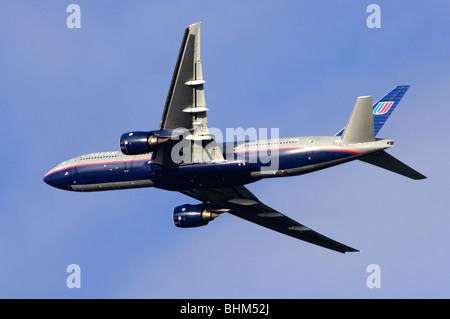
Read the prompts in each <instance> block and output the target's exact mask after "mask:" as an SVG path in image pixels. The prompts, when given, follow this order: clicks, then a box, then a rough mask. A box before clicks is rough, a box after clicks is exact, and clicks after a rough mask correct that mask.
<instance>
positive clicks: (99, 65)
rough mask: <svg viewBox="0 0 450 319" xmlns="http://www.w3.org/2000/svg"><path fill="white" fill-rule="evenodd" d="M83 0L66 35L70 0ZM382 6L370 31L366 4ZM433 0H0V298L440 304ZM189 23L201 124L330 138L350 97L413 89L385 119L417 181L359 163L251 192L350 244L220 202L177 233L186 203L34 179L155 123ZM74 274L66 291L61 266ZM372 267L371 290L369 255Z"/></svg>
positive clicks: (180, 198)
mask: <svg viewBox="0 0 450 319" xmlns="http://www.w3.org/2000/svg"><path fill="white" fill-rule="evenodd" d="M70 3H76V4H78V5H79V6H80V8H81V29H69V28H67V26H66V18H67V16H68V15H69V13H67V12H66V8H67V6H68V5H69V4H70ZM371 3H376V4H378V5H379V6H380V8H381V28H380V29H369V28H368V27H367V26H366V19H367V17H368V16H369V13H367V12H366V8H367V6H368V5H369V4H371ZM449 16H450V4H448V2H447V1H433V2H432V4H431V3H428V2H425V1H422V2H417V3H415V4H414V5H412V4H411V3H410V2H408V1H376V2H372V1H339V3H336V1H277V2H273V1H244V2H243V1H221V2H218V1H217V2H213V1H189V2H186V1H158V2H155V1H144V0H142V1H141V0H136V1H132V2H131V3H130V2H126V1H120V2H119V1H117V2H115V3H112V2H111V1H100V0H96V1H82V0H79V1H74V2H70V1H60V0H46V1H45V0H44V1H24V0H19V1H2V3H1V4H0V24H1V27H0V40H1V41H0V43H1V46H0V47H1V49H0V70H1V72H0V105H1V108H2V116H1V117H0V121H1V122H0V123H1V125H0V132H1V136H2V141H3V143H2V151H1V152H2V160H1V161H2V165H1V168H0V170H1V177H2V178H1V179H0V297H1V298H448V297H449V293H448V289H447V286H448V285H449V284H450V276H449V272H448V269H449V268H450V260H449V257H448V241H449V239H450V235H449V232H448V225H449V224H450V216H449V209H448V204H447V201H446V199H447V197H448V177H449V170H448V165H447V158H448V157H449V155H450V151H449V148H448V147H447V145H448V141H447V135H448V131H447V128H448V124H447V122H448V118H449V115H450V111H449V108H448V107H447V105H446V104H447V103H448V98H447V97H446V94H447V92H448V89H449V88H450V66H449V63H448V57H449V56H450V44H449V42H448V41H447V40H448V34H449V32H450V19H449V18H448V17H449ZM197 21H201V22H202V65H203V75H204V78H205V80H206V81H207V83H206V84H205V92H206V103H207V107H208V108H209V109H210V111H209V113H208V123H209V126H211V127H217V128H220V129H223V130H225V129H226V128H227V127H229V128H236V127H244V128H246V127H255V128H279V129H280V131H279V132H280V136H304V135H332V134H334V133H335V132H337V131H338V130H339V129H341V128H342V127H343V126H344V125H345V123H346V121H347V120H348V117H349V115H350V112H351V110H352V107H353V105H354V103H355V101H356V98H357V96H361V95H372V96H373V98H374V100H376V99H378V98H381V97H382V96H383V95H384V94H385V93H387V92H388V91H389V90H391V89H392V88H393V87H395V86H396V85H399V84H409V85H411V88H410V89H409V91H408V92H407V94H406V95H405V97H404V99H403V100H402V102H401V103H400V104H399V107H398V108H397V109H396V111H395V112H394V113H393V115H392V116H391V118H390V119H389V121H388V122H387V123H386V125H385V126H384V127H383V129H382V131H381V132H380V134H379V136H380V137H388V138H394V139H395V141H396V143H395V147H394V148H393V149H392V150H390V153H391V154H393V155H394V156H396V157H398V158H399V159H400V160H402V161H404V162H406V163H408V164H409V165H411V166H412V167H414V168H415V169H417V170H418V171H420V172H421V173H423V174H424V175H426V176H428V179H427V180H424V181H413V180H410V179H407V178H404V177H402V176H399V175H396V174H393V173H390V172H387V171H383V170H381V169H379V168H377V167H372V166H370V165H367V164H365V163H361V162H354V163H348V164H345V165H342V166H338V167H334V168H331V169H327V170H324V171H320V172H316V173H313V174H308V175H304V176H299V177H292V178H282V179H271V180H265V181H261V182H258V183H256V184H252V185H249V186H248V188H249V189H250V190H251V191H252V192H253V193H254V194H255V195H256V196H258V197H259V198H260V199H261V200H263V201H264V202H265V203H266V204H267V205H269V206H271V207H274V208H276V209H278V210H279V211H281V212H283V213H285V214H286V215H288V216H290V217H292V218H294V219H296V220H298V221H300V222H301V223H303V224H305V225H307V226H308V227H311V228H312V229H314V230H316V231H318V232H320V233H323V234H325V235H327V236H329V237H331V238H333V239H336V240H338V241H340V242H342V243H345V244H347V245H349V246H351V247H355V248H357V249H360V250H361V252H360V253H353V254H346V255H342V254H339V253H335V252H332V251H329V250H326V249H323V248H320V247H316V246H313V245H310V244H307V243H304V242H301V241H297V240H295V239H292V238H290V237H287V236H283V235H280V234H277V233H275V232H272V231H269V230H266V229H264V228H261V227H259V226H256V225H253V224H251V223H248V222H246V221H244V220H240V219H238V218H236V217H234V216H231V215H223V216H221V217H220V218H218V219H217V220H215V221H213V222H211V223H210V224H209V225H208V226H206V227H201V228H196V229H178V228H176V227H175V226H174V225H173V223H172V220H171V213H172V209H173V208H174V207H175V206H178V205H181V204H185V203H191V204H193V203H195V201H194V200H191V199H190V198H188V197H186V196H184V195H182V194H178V193H172V192H166V191H162V190H158V189H137V190H123V191H116V192H99V193H75V192H65V191H61V190H57V189H54V188H51V187H49V186H48V185H46V184H45V183H43V182H42V177H43V176H44V174H45V173H46V172H47V171H48V170H50V169H51V168H52V167H53V166H55V165H56V164H58V163H59V162H62V161H64V160H66V159H68V158H71V157H75V156H78V155H81V154H87V153H91V152H99V151H112V150H118V149H119V148H118V140H119V137H120V135H121V134H122V133H124V132H128V131H133V130H152V129H155V128H157V126H158V124H159V121H160V118H161V112H162V110H163V107H164V101H165V98H166V95H167V90H168V87H169V82H170V79H171V76H172V72H173V67H174V65H175V60H176V57H177V54H178V49H179V45H180V41H181V38H182V34H183V30H184V28H185V27H186V26H187V25H189V24H191V23H194V22H197ZM69 264H78V265H79V266H80V268H81V288H80V289H75V288H74V289H69V288H67V286H66V278H67V276H68V275H69V274H68V273H67V272H66V267H67V266H68V265H69ZM370 264H377V265H379V266H380V269H381V288H374V289H369V288H368V287H367V285H366V279H367V277H368V276H369V273H367V271H366V269H367V266H368V265H370Z"/></svg>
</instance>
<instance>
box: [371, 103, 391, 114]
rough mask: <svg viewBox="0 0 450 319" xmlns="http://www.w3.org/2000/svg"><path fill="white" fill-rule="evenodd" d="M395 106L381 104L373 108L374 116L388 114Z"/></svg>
mask: <svg viewBox="0 0 450 319" xmlns="http://www.w3.org/2000/svg"><path fill="white" fill-rule="evenodd" d="M393 104H394V102H379V103H378V104H377V105H376V106H375V107H374V108H373V114H374V115H381V114H386V113H387V112H388V111H389V110H390V108H391V106H392V105H393Z"/></svg>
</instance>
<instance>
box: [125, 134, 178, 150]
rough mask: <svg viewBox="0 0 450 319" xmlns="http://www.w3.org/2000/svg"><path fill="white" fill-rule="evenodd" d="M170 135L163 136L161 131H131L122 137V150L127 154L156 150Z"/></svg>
mask: <svg viewBox="0 0 450 319" xmlns="http://www.w3.org/2000/svg"><path fill="white" fill-rule="evenodd" d="M169 139H170V136H161V135H160V134H159V131H150V132H129V133H125V134H122V136H121V137H120V150H121V151H122V153H123V154H125V155H139V154H145V153H149V152H153V151H155V150H156V148H157V147H158V145H160V144H162V143H164V142H166V141H168V140H169Z"/></svg>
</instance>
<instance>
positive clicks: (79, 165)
mask: <svg viewBox="0 0 450 319" xmlns="http://www.w3.org/2000/svg"><path fill="white" fill-rule="evenodd" d="M149 160H151V158H144V159H135V160H129V161H112V162H99V163H85V164H77V165H72V166H67V167H63V168H60V169H58V170H56V171H53V172H49V173H48V174H47V175H45V176H44V178H46V177H47V176H49V175H51V174H54V173H57V172H61V171H63V170H65V169H69V168H74V167H81V166H90V165H106V164H117V163H130V162H140V161H149Z"/></svg>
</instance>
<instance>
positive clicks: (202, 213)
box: [172, 205, 219, 228]
mask: <svg viewBox="0 0 450 319" xmlns="http://www.w3.org/2000/svg"><path fill="white" fill-rule="evenodd" d="M217 216H219V214H216V213H214V212H212V211H210V210H208V209H206V208H205V207H203V206H202V205H182V206H178V207H175V209H174V210H173V214H172V217H173V223H174V224H175V226H177V227H183V228H186V227H198V226H205V225H207V224H208V223H209V222H210V221H211V220H213V219H214V218H216V217H217Z"/></svg>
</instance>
